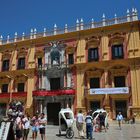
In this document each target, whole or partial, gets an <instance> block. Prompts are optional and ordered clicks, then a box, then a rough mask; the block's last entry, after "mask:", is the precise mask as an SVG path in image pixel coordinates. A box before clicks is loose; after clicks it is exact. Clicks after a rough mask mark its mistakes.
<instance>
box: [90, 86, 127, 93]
mask: <svg viewBox="0 0 140 140" xmlns="http://www.w3.org/2000/svg"><path fill="white" fill-rule="evenodd" d="M128 93H129V88H128V87H119V88H91V89H90V94H128Z"/></svg>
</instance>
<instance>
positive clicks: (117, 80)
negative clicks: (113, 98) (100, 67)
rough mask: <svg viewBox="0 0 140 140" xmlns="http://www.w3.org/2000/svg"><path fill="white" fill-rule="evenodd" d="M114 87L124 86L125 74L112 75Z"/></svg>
mask: <svg viewBox="0 0 140 140" xmlns="http://www.w3.org/2000/svg"><path fill="white" fill-rule="evenodd" d="M114 84H115V87H125V76H116V77H114Z"/></svg>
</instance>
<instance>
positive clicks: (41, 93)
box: [33, 89, 75, 96]
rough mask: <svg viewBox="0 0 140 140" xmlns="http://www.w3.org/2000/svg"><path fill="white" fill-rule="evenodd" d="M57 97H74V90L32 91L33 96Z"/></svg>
mask: <svg viewBox="0 0 140 140" xmlns="http://www.w3.org/2000/svg"><path fill="white" fill-rule="evenodd" d="M59 95H75V90H74V89H67V90H53V91H39V90H38V91H33V96H59Z"/></svg>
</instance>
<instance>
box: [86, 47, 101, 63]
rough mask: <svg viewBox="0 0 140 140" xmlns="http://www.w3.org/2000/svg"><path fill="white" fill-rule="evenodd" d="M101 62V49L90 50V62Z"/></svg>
mask: <svg viewBox="0 0 140 140" xmlns="http://www.w3.org/2000/svg"><path fill="white" fill-rule="evenodd" d="M92 61H99V48H98V47H95V48H88V62H92Z"/></svg>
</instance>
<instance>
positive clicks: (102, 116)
mask: <svg viewBox="0 0 140 140" xmlns="http://www.w3.org/2000/svg"><path fill="white" fill-rule="evenodd" d="M98 118H99V132H101V131H102V126H103V127H104V129H105V132H106V126H105V116H104V114H103V113H102V111H100V113H99V116H98Z"/></svg>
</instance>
